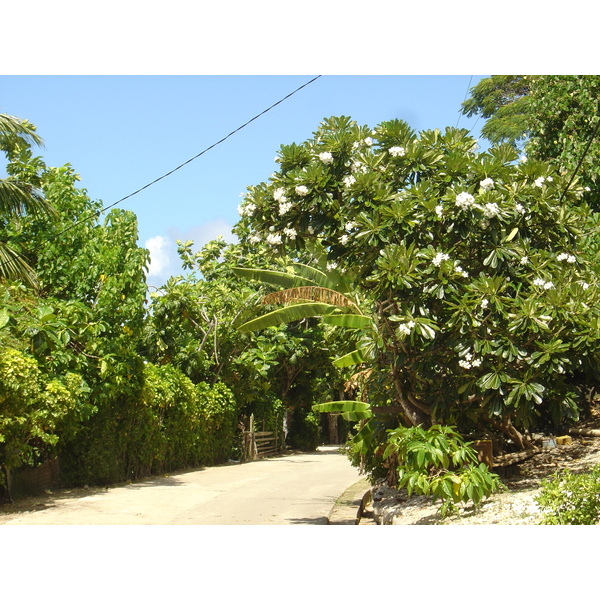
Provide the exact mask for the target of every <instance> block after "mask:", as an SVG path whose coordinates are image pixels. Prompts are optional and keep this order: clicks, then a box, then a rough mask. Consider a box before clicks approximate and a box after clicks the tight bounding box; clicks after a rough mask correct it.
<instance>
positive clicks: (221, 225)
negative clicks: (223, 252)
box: [169, 219, 237, 251]
mask: <svg viewBox="0 0 600 600" xmlns="http://www.w3.org/2000/svg"><path fill="white" fill-rule="evenodd" d="M219 236H221V237H222V238H223V239H224V240H225V241H226V242H228V243H233V242H236V241H237V238H236V237H235V235H233V233H231V225H230V224H229V223H227V221H224V220H223V219H216V220H214V221H209V222H208V223H204V224H203V225H196V226H194V227H190V228H189V229H186V230H181V229H179V228H177V227H172V228H171V229H169V238H170V239H171V240H173V243H174V244H176V241H177V240H181V241H182V242H185V241H187V240H192V241H193V242H194V249H195V250H196V251H198V250H200V249H201V248H202V246H204V245H205V244H207V243H208V242H210V241H211V240H216V239H217V237H219Z"/></svg>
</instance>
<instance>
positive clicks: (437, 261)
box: [431, 252, 450, 267]
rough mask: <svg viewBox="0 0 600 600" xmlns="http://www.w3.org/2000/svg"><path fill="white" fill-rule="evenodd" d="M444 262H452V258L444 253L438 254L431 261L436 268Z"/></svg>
mask: <svg viewBox="0 0 600 600" xmlns="http://www.w3.org/2000/svg"><path fill="white" fill-rule="evenodd" d="M444 260H450V256H448V254H445V253H444V252H438V253H437V254H436V255H435V256H434V257H433V260H432V261H431V262H432V263H433V266H434V267H439V266H440V265H441V264H442V262H443V261H444Z"/></svg>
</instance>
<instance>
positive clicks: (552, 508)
mask: <svg viewBox="0 0 600 600" xmlns="http://www.w3.org/2000/svg"><path fill="white" fill-rule="evenodd" d="M535 501H536V502H537V504H538V505H539V506H540V508H541V511H542V514H543V515H544V516H543V518H542V520H541V523H540V524H541V525H595V524H597V523H599V522H600V465H596V466H595V467H594V468H593V469H592V470H591V471H590V472H589V473H580V474H576V473H572V472H571V471H570V470H569V469H565V470H563V471H561V472H559V473H555V474H554V476H552V477H551V478H549V479H546V480H544V481H542V491H541V492H540V494H539V495H538V496H536V497H535Z"/></svg>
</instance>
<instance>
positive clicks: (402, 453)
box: [383, 425, 502, 516]
mask: <svg viewBox="0 0 600 600" xmlns="http://www.w3.org/2000/svg"><path fill="white" fill-rule="evenodd" d="M383 459H384V460H389V461H390V462H394V463H395V464H396V465H397V467H396V469H397V473H398V488H406V491H407V492H408V495H409V496H410V495H411V494H412V493H417V494H422V495H426V496H433V498H440V499H441V500H442V506H441V509H440V511H441V514H442V516H445V515H446V513H447V512H448V511H449V510H453V509H454V508H455V506H456V503H458V502H466V501H467V500H471V501H473V503H474V504H479V502H481V500H482V499H483V498H485V497H488V496H490V495H491V494H492V493H493V492H495V491H498V490H499V489H501V487H502V484H501V483H500V480H499V477H498V475H496V474H495V473H490V471H489V470H488V468H487V466H486V465H485V464H483V463H479V461H478V459H477V453H476V452H475V450H473V448H472V447H471V446H470V444H469V443H468V442H465V441H464V440H463V439H462V437H461V436H460V435H459V434H458V433H457V432H456V431H455V430H454V429H453V428H452V427H449V426H442V425H434V426H432V427H430V428H429V429H423V428H421V427H399V428H398V429H395V430H392V431H389V432H388V440H387V446H386V448H385V451H384V453H383Z"/></svg>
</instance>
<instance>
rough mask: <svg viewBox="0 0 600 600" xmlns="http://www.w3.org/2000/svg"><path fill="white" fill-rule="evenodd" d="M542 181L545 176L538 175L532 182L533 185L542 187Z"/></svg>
mask: <svg viewBox="0 0 600 600" xmlns="http://www.w3.org/2000/svg"><path fill="white" fill-rule="evenodd" d="M544 181H546V178H545V177H538V178H537V179H536V180H535V181H534V182H533V185H535V187H542V186H543V185H544Z"/></svg>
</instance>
